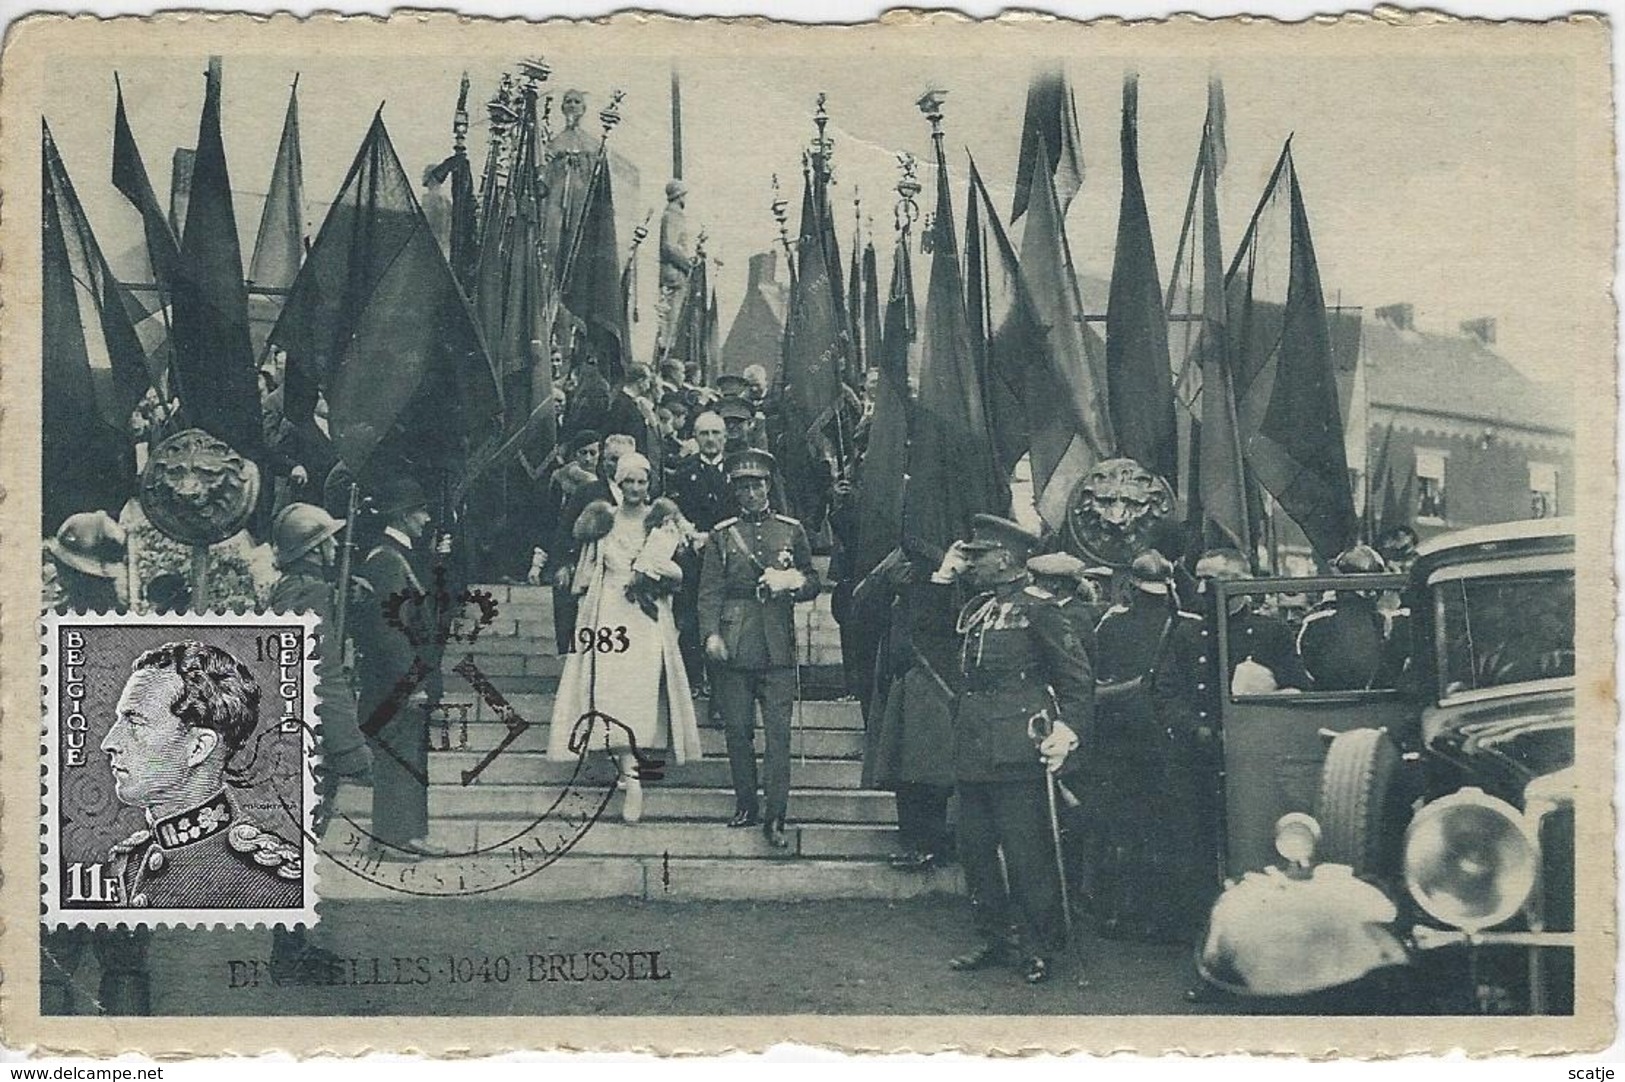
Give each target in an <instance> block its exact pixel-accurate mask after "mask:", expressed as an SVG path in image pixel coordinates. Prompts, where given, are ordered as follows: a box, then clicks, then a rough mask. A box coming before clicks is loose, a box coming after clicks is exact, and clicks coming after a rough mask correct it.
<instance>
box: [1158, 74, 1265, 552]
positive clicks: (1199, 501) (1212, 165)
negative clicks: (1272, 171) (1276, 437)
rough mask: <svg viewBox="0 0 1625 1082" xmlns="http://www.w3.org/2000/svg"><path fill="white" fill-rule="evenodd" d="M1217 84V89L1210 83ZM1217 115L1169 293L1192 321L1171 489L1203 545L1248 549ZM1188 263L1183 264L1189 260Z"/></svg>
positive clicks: (1173, 306)
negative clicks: (1226, 285) (1221, 219)
mask: <svg viewBox="0 0 1625 1082" xmlns="http://www.w3.org/2000/svg"><path fill="white" fill-rule="evenodd" d="M1215 85H1216V84H1215ZM1221 119H1222V117H1221V115H1220V114H1219V113H1218V112H1216V111H1215V110H1214V108H1213V107H1212V105H1211V97H1210V105H1209V110H1208V114H1207V117H1206V118H1205V119H1204V121H1203V124H1202V138H1201V141H1200V142H1199V144H1198V146H1197V153H1196V168H1195V170H1194V172H1193V174H1192V176H1191V194H1190V199H1189V201H1188V203H1187V204H1186V208H1185V224H1184V226H1183V228H1182V229H1181V232H1180V238H1179V248H1178V251H1177V253H1176V255H1175V259H1174V271H1173V278H1172V280H1171V282H1170V285H1169V288H1168V301H1167V303H1168V309H1169V311H1181V310H1182V311H1183V312H1184V313H1185V314H1188V315H1195V314H1197V313H1196V306H1197V304H1198V297H1197V290H1198V289H1200V291H1201V292H1200V302H1199V303H1200V308H1201V311H1200V315H1201V319H1200V320H1199V321H1194V322H1193V321H1186V322H1184V323H1183V324H1181V326H1182V327H1183V328H1184V329H1185V330H1184V334H1183V342H1182V343H1181V345H1180V352H1181V353H1182V354H1183V357H1184V360H1183V364H1182V366H1181V368H1180V376H1179V379H1178V381H1177V382H1176V383H1175V385H1174V398H1175V402H1176V408H1175V410H1174V419H1175V422H1176V425H1177V430H1178V437H1179V484H1178V487H1177V489H1176V491H1177V492H1178V493H1179V499H1180V502H1181V503H1182V505H1183V507H1184V517H1185V521H1186V522H1187V523H1189V524H1190V525H1191V526H1192V527H1193V529H1195V530H1197V531H1200V534H1201V537H1202V538H1203V542H1204V544H1206V545H1211V546H1219V545H1224V546H1228V547H1233V548H1236V549H1238V550H1239V551H1241V552H1243V553H1247V554H1249V558H1250V557H1251V554H1252V553H1253V551H1254V548H1253V541H1254V538H1253V535H1252V527H1253V525H1255V524H1256V522H1257V520H1256V519H1255V518H1254V516H1253V515H1252V513H1251V512H1250V510H1249V503H1248V495H1247V491H1248V489H1247V475H1246V466H1245V464H1244V459H1243V457H1242V453H1241V437H1240V432H1239V429H1238V427H1237V419H1236V396H1235V379H1234V375H1233V373H1232V370H1231V364H1230V354H1229V347H1230V340H1229V332H1228V330H1227V325H1228V321H1229V313H1228V308H1227V304H1226V299H1225V289H1224V254H1223V246H1222V241H1221V239H1220V235H1219V208H1218V177H1219V159H1220V155H1219V153H1218V150H1217V148H1218V147H1219V145H1220V143H1221V140H1222V138H1223V136H1222V133H1221V132H1220V131H1218V130H1217V125H1218V122H1219V121H1220V120H1221ZM1187 257H1188V258H1187Z"/></svg>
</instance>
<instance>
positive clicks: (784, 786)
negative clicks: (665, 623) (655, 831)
mask: <svg viewBox="0 0 1625 1082" xmlns="http://www.w3.org/2000/svg"><path fill="white" fill-rule="evenodd" d="M773 464H774V463H773V456H772V455H770V454H768V453H767V452H766V451H759V450H754V449H747V450H744V451H739V452H736V453H734V454H733V455H731V456H729V458H728V481H729V483H730V485H732V487H733V491H734V495H735V497H736V498H737V499H738V501H739V509H740V511H739V515H738V517H736V518H728V519H723V520H722V521H721V522H719V523H717V524H716V526H715V528H713V529H712V531H711V536H710V538H709V540H707V542H706V544H705V566H704V569H703V570H702V571H701V573H700V598H699V614H700V634H701V635H702V636H703V637H704V641H705V653H706V656H707V657H708V658H709V659H710V661H711V663H712V670H711V675H712V694H713V695H714V697H715V698H716V700H717V706H718V710H719V712H720V714H721V715H722V719H723V725H724V728H725V732H726V736H727V744H728V765H729V768H730V771H731V772H732V775H733V788H734V815H733V818H732V819H730V820H729V822H728V825H729V826H732V827H747V826H754V825H756V824H757V823H761V824H762V832H763V834H765V835H766V837H767V841H768V844H769V845H771V846H773V847H774V848H777V849H782V848H784V847H785V845H787V844H788V843H787V842H786V840H785V836H784V818H785V814H786V809H787V806H788V803H789V797H790V715H791V711H792V709H793V704H794V701H795V697H796V694H797V687H796V682H797V674H796V639H795V625H794V619H793V618H794V612H795V603H796V602H798V601H811V600H812V599H813V598H815V597H817V596H818V572H817V571H816V570H814V568H813V565H812V548H811V546H809V545H808V543H807V531H806V530H804V529H803V528H802V526H801V523H799V522H797V521H796V520H795V519H793V518H790V517H788V516H786V515H778V514H774V513H773V511H772V510H771V509H770V508H769V506H768V498H767V494H768V485H769V482H770V480H771V478H772V475H773ZM758 704H760V706H761V708H762V726H763V728H764V729H765V730H766V732H767V754H766V757H765V760H764V770H765V774H766V778H765V784H764V786H763V788H764V793H765V796H766V804H767V807H766V815H765V818H764V817H763V816H762V815H761V814H760V813H759V811H758V804H757V799H756V751H755V748H754V747H753V744H752V741H753V738H754V735H755V729H756V722H755V707H756V706H757V705H758Z"/></svg>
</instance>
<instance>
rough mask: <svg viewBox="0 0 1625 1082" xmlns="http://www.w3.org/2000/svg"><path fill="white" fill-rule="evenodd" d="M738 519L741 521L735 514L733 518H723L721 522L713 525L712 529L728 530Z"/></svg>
mask: <svg viewBox="0 0 1625 1082" xmlns="http://www.w3.org/2000/svg"><path fill="white" fill-rule="evenodd" d="M738 521H739V516H738V515H735V516H734V517H733V518H725V519H723V520H722V521H721V522H719V523H717V524H716V525H715V526H713V527H711V529H713V530H726V529H727V528H728V527H729V526H732V525H733V524H734V523H736V522H738Z"/></svg>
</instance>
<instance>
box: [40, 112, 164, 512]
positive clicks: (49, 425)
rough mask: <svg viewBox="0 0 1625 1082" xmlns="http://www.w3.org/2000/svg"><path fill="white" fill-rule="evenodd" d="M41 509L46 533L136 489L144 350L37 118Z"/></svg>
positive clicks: (115, 504) (109, 506)
mask: <svg viewBox="0 0 1625 1082" xmlns="http://www.w3.org/2000/svg"><path fill="white" fill-rule="evenodd" d="M40 127H41V134H42V138H43V153H42V155H41V165H42V170H41V178H40V193H41V206H40V210H41V223H40V224H41V241H42V251H41V270H42V291H41V296H40V317H41V325H40V332H41V348H42V353H41V373H42V384H43V386H42V388H41V390H42V397H43V401H42V413H41V417H40V422H41V424H40V436H41V464H40V471H41V472H40V478H41V488H40V495H41V501H42V503H41V510H42V513H43V522H42V527H43V529H44V531H45V533H46V534H47V535H50V534H52V533H54V532H55V531H56V528H57V527H58V526H60V525H61V524H62V520H63V519H65V518H67V517H68V516H69V515H71V514H75V513H77V512H79V511H90V510H93V509H96V508H100V509H102V510H104V511H107V512H108V513H110V514H112V515H113V516H115V517H117V515H118V513H119V510H120V509H121V508H122V507H123V506H124V502H125V501H126V500H128V499H129V498H130V497H131V496H133V495H135V482H136V478H135V446H134V442H133V440H132V438H131V434H130V414H131V412H132V411H133V410H134V409H135V406H136V403H137V402H139V401H140V399H141V396H142V394H143V393H145V391H146V389H147V386H148V381H147V370H146V360H145V355H144V353H143V351H142V349H141V343H140V341H139V340H138V339H137V338H136V333H135V327H134V325H133V323H132V322H131V319H130V313H129V310H128V308H127V307H126V304H125V295H124V294H123V292H122V290H121V289H120V287H119V284H118V282H117V281H116V280H115V279H114V277H113V272H112V270H111V269H110V268H109V267H108V265H107V260H106V259H105V258H103V256H102V250H101V248H100V246H98V245H97V243H96V238H95V236H94V235H93V234H92V233H91V230H90V222H89V220H88V219H86V217H85V212H84V208H83V207H82V206H80V203H79V197H78V196H77V195H76V194H75V192H74V190H73V183H72V181H70V180H69V179H68V171H67V168H66V167H65V166H64V165H63V164H62V159H61V157H60V156H58V154H57V149H56V143H55V141H54V140H53V139H52V138H51V129H50V128H49V127H47V126H46V125H45V122H44V120H43V119H41V121H40Z"/></svg>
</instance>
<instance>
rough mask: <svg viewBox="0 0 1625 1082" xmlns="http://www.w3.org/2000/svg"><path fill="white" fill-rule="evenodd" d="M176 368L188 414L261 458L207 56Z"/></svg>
mask: <svg viewBox="0 0 1625 1082" xmlns="http://www.w3.org/2000/svg"><path fill="white" fill-rule="evenodd" d="M173 290H174V307H173V316H172V321H173V323H172V325H173V328H174V337H175V359H174V375H175V380H176V382H177V383H178V384H179V386H178V387H176V388H174V390H175V391H176V392H177V393H178V394H179V396H180V400H181V409H182V411H183V413H184V414H185V416H186V418H187V420H188V421H189V422H190V423H191V424H194V425H196V426H198V427H199V428H202V429H204V430H205V431H207V432H209V433H211V434H212V435H214V436H215V437H217V438H219V439H221V440H224V441H225V442H226V443H228V444H230V445H231V446H232V447H234V448H236V449H237V450H238V451H239V452H241V453H243V454H245V455H247V456H249V457H250V458H258V457H259V455H260V452H261V446H262V443H263V436H262V433H261V423H260V392H259V377H258V375H257V374H256V372H255V366H254V347H253V344H252V342H251V341H250V338H249V332H248V290H247V289H246V288H245V287H244V285H243V253H242V249H241V248H240V247H238V243H237V216H236V214H235V212H234V211H233V210H232V205H231V178H230V177H229V176H228V175H227V173H226V151H225V147H224V145H223V144H222V143H221V141H220V59H219V57H210V58H209V73H208V81H207V86H206V89H205V91H204V97H203V118H202V120H201V122H200V123H199V125H198V137H197V159H196V161H195V163H194V165H193V167H192V195H191V199H190V200H189V201H188V203H187V206H186V228H185V230H184V231H183V233H182V239H181V260H180V263H179V265H178V267H177V269H176V275H175V281H174V284H173Z"/></svg>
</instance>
